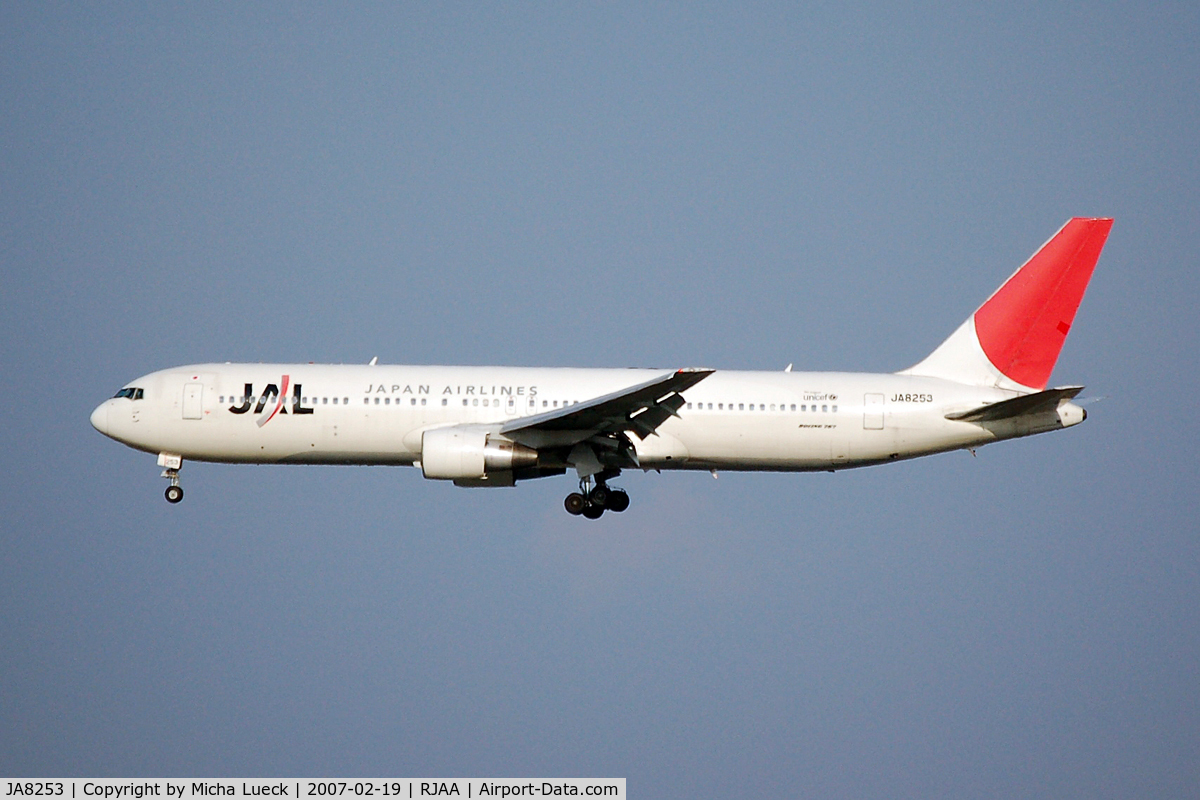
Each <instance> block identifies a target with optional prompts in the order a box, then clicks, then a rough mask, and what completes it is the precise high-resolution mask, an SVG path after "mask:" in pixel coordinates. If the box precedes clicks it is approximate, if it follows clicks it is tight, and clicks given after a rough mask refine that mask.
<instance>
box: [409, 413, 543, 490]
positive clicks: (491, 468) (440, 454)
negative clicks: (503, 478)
mask: <svg viewBox="0 0 1200 800" xmlns="http://www.w3.org/2000/svg"><path fill="white" fill-rule="evenodd" d="M534 466H537V450H534V449H533V448H531V447H526V446H525V445H522V444H517V443H516V442H510V441H509V440H507V439H504V438H502V437H500V436H498V435H496V434H493V433H488V432H487V431H485V430H482V429H480V428H470V427H466V426H461V425H455V426H451V427H448V428H434V429H433V430H430V431H425V432H424V433H423V434H421V472H422V473H424V475H425V477H426V478H430V479H433V480H450V481H470V480H480V479H482V478H486V477H487V476H488V475H492V474H495V473H498V472H511V471H512V470H514V469H519V468H521V467H534Z"/></svg>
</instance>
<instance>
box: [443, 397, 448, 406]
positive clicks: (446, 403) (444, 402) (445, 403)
mask: <svg viewBox="0 0 1200 800" xmlns="http://www.w3.org/2000/svg"><path fill="white" fill-rule="evenodd" d="M449 404H450V401H449V400H447V399H446V398H444V397H443V398H442V405H444V406H445V405H449Z"/></svg>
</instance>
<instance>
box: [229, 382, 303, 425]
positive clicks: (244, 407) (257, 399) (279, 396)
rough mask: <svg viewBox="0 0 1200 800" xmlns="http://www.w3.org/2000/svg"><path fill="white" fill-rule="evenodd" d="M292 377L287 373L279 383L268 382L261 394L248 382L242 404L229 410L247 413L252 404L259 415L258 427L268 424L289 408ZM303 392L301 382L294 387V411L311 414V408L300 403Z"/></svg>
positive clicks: (256, 422)
mask: <svg viewBox="0 0 1200 800" xmlns="http://www.w3.org/2000/svg"><path fill="white" fill-rule="evenodd" d="M289 381H290V378H289V376H287V375H284V376H283V379H282V380H281V381H280V382H279V384H278V385H277V384H274V383H268V384H267V385H266V387H264V388H263V390H262V393H261V394H255V392H254V384H252V383H247V384H246V390H245V391H244V392H243V393H242V397H241V400H242V404H241V405H240V406H230V407H229V411H230V413H233V414H245V413H247V412H249V411H250V406H254V413H255V414H258V415H259V417H258V419H256V420H255V421H254V424H256V425H258V427H260V428H261V427H262V426H263V425H266V424H267V423H268V422H270V421H271V420H273V419H275V415H276V414H286V413H288V410H287V393H288V384H289ZM300 398H301V392H300V384H298V383H297V384H296V385H295V386H293V387H292V413H293V414H311V413H313V410H312V409H311V408H305V407H304V406H302V405H301V404H300Z"/></svg>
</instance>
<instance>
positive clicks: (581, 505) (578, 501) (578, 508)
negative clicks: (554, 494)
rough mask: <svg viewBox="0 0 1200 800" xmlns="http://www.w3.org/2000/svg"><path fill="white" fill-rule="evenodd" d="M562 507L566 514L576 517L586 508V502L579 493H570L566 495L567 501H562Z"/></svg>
mask: <svg viewBox="0 0 1200 800" xmlns="http://www.w3.org/2000/svg"><path fill="white" fill-rule="evenodd" d="M563 507H564V508H565V509H567V513H568V514H570V515H571V516H573V517H578V516H579V515H580V514H582V513H583V510H584V509H585V508H586V507H587V500H586V499H584V496H583V495H581V494H580V493H579V492H571V493H570V494H569V495H567V499H566V500H564V501H563Z"/></svg>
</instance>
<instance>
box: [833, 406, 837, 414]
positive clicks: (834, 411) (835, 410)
mask: <svg viewBox="0 0 1200 800" xmlns="http://www.w3.org/2000/svg"><path fill="white" fill-rule="evenodd" d="M833 413H835V414H836V413H837V406H834V407H833Z"/></svg>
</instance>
